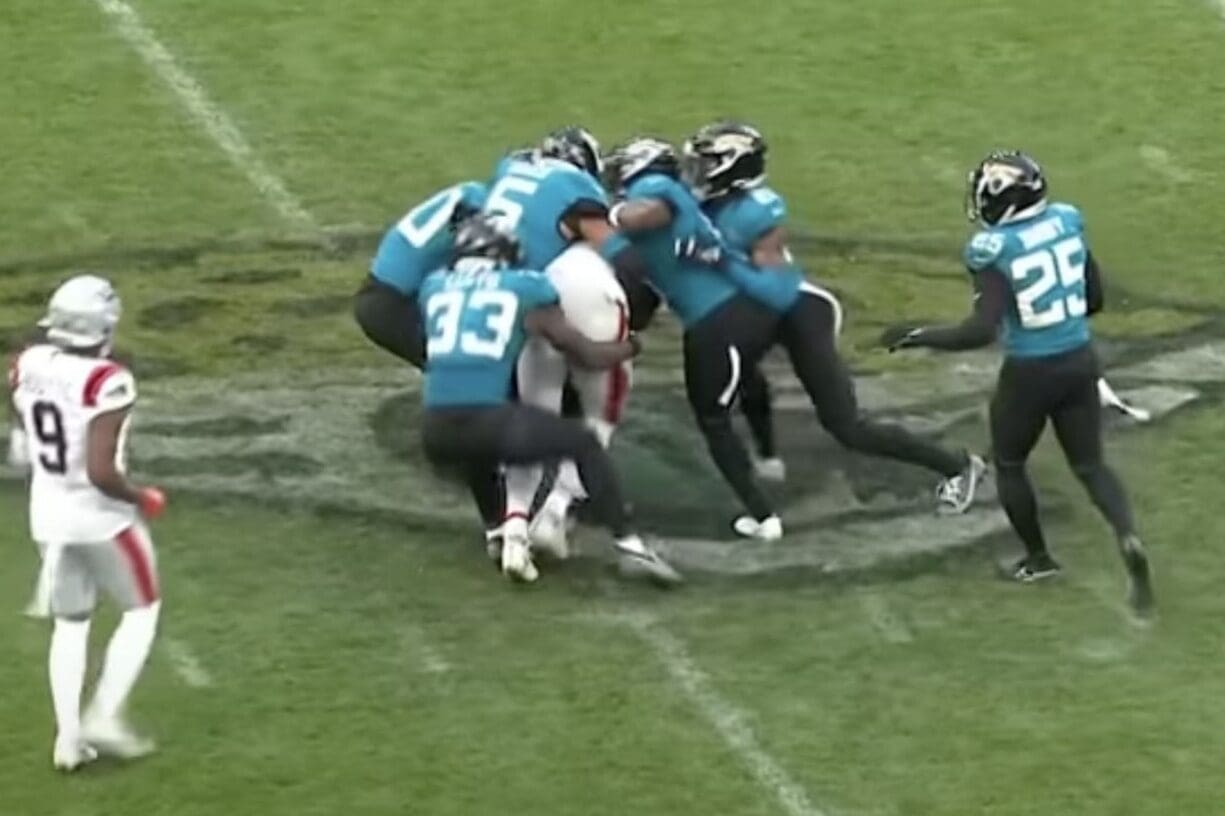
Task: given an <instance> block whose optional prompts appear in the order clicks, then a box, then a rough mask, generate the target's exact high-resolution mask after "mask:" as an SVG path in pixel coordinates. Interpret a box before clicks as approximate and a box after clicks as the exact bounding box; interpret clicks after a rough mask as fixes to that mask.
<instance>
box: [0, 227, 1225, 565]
mask: <svg viewBox="0 0 1225 816" xmlns="http://www.w3.org/2000/svg"><path fill="white" fill-rule="evenodd" d="M332 237H333V239H335V240H334V242H333V243H334V246H332V247H331V248H329V249H327V250H324V249H322V248H321V247H320V246H318V245H317V243H315V242H305V243H303V242H296V243H295V242H292V241H290V242H286V241H258V240H257V241H254V242H252V241H242V240H236V241H232V242H225V241H207V242H203V243H201V244H198V245H191V246H184V247H161V248H157V247H154V248H148V249H136V250H123V251H118V252H112V253H110V254H106V253H103V254H94V255H87V256H80V257H73V258H44V259H32V260H27V261H17V262H12V263H7V264H0V307H3V308H4V309H5V312H4V314H5V316H6V319H7V320H8V323H7V326H8V327H7V328H5V327H2V326H0V341H3V342H4V343H5V344H6V345H8V346H11V347H17V346H19V345H20V344H21V343H22V342H24V337H25V336H26V335H27V334H28V328H27V327H28V326H30V325H32V324H33V322H34V320H35V319H36V318H37V313H38V312H39V310H40V308H41V305H42V304H43V303H44V302H45V299H46V296H47V293H46V291H45V289H46V285H47V284H46V281H47V279H48V273H51V272H55V273H62V272H63V271H64V270H67V269H77V268H81V267H82V266H86V267H89V268H95V269H99V270H114V271H115V272H116V274H118V275H119V284H120V289H121V290H123V291H125V292H131V293H132V294H133V296H132V304H134V305H135V306H136V309H135V310H134V312H133V314H134V318H133V320H132V323H131V324H129V325H133V326H134V327H135V329H136V330H137V331H138V332H143V335H142V336H141V338H140V344H141V348H140V349H139V351H140V352H141V355H142V356H140V357H138V358H137V360H136V364H137V373H138V376H139V377H140V379H141V382H142V390H143V398H142V401H141V407H140V410H139V411H138V423H139V424H138V429H137V430H138V432H137V433H135V434H134V435H133V445H134V449H133V462H134V464H135V466H136V467H137V469H138V470H140V471H143V472H144V473H147V474H149V475H150V476H152V477H154V478H156V479H158V480H160V481H162V482H164V483H165V484H167V485H168V486H169V487H171V488H174V489H176V490H180V491H188V492H196V493H205V494H212V495H218V496H242V497H248V498H251V497H254V498H257V499H259V500H260V501H263V502H268V503H274V504H276V505H279V506H284V507H286V508H295V507H310V508H317V509H318V508H335V509H339V510H341V511H343V512H346V513H358V514H368V515H378V516H382V517H385V518H389V519H393V520H395V521H396V522H397V523H404V524H408V525H412V526H414V527H417V528H420V529H426V530H430V531H433V532H437V533H439V534H440V535H444V536H454V537H455V538H456V539H457V540H463V537H464V536H473V535H474V533H475V529H474V528H475V522H474V512H473V510H472V508H471V506H470V501H469V499H468V497H467V495H466V494H465V493H464V492H463V491H461V490H459V489H456V488H452V487H449V486H446V485H443V484H441V483H440V482H439V481H438V480H437V479H436V478H435V477H434V476H433V475H432V474H431V472H430V471H429V469H428V468H427V467H426V465H425V463H424V461H423V460H422V458H421V456H420V452H419V447H420V446H419V442H418V439H417V434H418V429H419V428H420V417H419V411H420V408H419V394H418V390H417V389H418V382H419V377H418V376H417V375H416V374H415V373H413V372H411V371H410V370H408V369H407V368H406V367H394V366H387V367H383V368H378V369H362V368H356V369H355V368H353V367H351V366H348V365H346V364H345V361H346V360H353V359H362V360H368V359H372V358H371V357H370V356H369V353H368V352H367V351H366V350H365V349H364V348H363V347H362V346H360V345H358V344H359V343H360V342H362V341H360V340H359V339H358V337H359V335H358V332H357V329H356V328H355V327H354V326H353V323H352V320H351V318H350V317H349V314H348V312H349V297H348V295H347V294H345V293H344V292H340V291H338V287H337V280H338V278H339V277H340V276H347V275H350V274H351V273H352V269H353V261H354V259H358V258H360V259H362V260H363V261H364V259H366V258H368V257H369V253H370V252H371V251H372V248H373V246H374V243H375V242H376V241H377V240H378V238H379V232H378V231H374V232H359V233H354V234H352V235H345V234H343V233H339V232H338V233H335V234H334V235H333V236H332ZM800 243H801V244H802V248H803V250H804V253H805V255H806V256H807V257H809V258H811V259H813V260H814V261H818V262H819V261H821V260H822V259H824V260H829V259H847V258H850V257H853V256H856V255H861V254H866V255H868V256H869V257H870V262H869V263H866V264H863V265H862V266H860V267H859V268H857V269H856V270H854V271H856V272H858V273H860V274H862V275H869V276H871V278H870V280H867V281H866V282H865V280H860V283H859V284H858V285H859V286H860V287H861V291H874V289H873V287H877V286H878V285H879V284H880V283H881V282H882V281H885V280H886V278H890V279H891V280H893V281H897V282H898V283H899V284H901V283H904V284H906V285H911V286H913V285H915V282H916V281H918V282H919V283H920V284H921V286H922V287H924V289H925V290H926V288H927V287H945V288H949V287H950V286H952V287H953V288H955V291H957V292H958V293H962V294H963V293H964V281H961V280H952V281H951V279H950V277H949V275H948V274H947V271H948V264H947V258H949V257H951V255H950V253H949V251H948V248H947V247H945V246H943V245H934V246H933V245H927V244H923V243H921V242H919V243H916V242H915V241H912V240H906V239H881V238H867V239H854V238H843V237H830V236H827V237H820V236H809V237H808V238H807V239H805V240H803V241H801V242H800ZM844 271H848V270H844ZM148 273H153V274H148ZM108 274H109V272H108ZM167 281H173V282H174V286H170V285H169V284H168V283H167ZM950 281H951V282H950ZM846 282H847V283H848V285H852V284H853V283H854V281H853V280H851V279H849V278H848V280H847V281H846ZM902 291H905V289H904V288H903V290H902ZM125 297H127V295H125ZM847 299H848V302H854V292H850V293H848V297H847ZM1112 301H1113V303H1114V305H1112V310H1113V311H1112V312H1111V314H1112V315H1116V317H1115V318H1112V319H1118V320H1120V322H1121V325H1122V327H1124V328H1126V327H1135V328H1139V329H1142V330H1146V331H1152V330H1153V329H1154V328H1160V327H1162V326H1170V327H1175V326H1177V327H1180V328H1179V330H1177V331H1170V332H1168V333H1165V334H1161V335H1159V336H1155V337H1152V338H1150V339H1147V340H1135V341H1125V342H1121V343H1117V342H1106V343H1104V344H1103V345H1102V355H1103V358H1104V359H1105V360H1106V362H1107V363H1108V366H1109V371H1110V377H1111V381H1112V382H1113V383H1114V384H1115V386H1116V387H1119V388H1120V389H1121V390H1122V393H1123V394H1124V396H1125V397H1127V398H1128V399H1130V400H1132V401H1134V402H1136V403H1137V404H1139V405H1141V406H1143V407H1144V408H1146V409H1148V410H1150V411H1151V412H1152V414H1153V416H1154V418H1155V419H1161V418H1162V417H1165V416H1167V415H1168V414H1169V413H1170V412H1171V411H1173V410H1175V409H1176V408H1178V407H1179V406H1181V405H1184V404H1186V403H1188V402H1191V401H1195V400H1203V399H1210V400H1213V401H1216V400H1219V399H1220V398H1221V397H1222V395H1223V393H1222V392H1223V391H1225V317H1223V316H1221V315H1220V314H1218V313H1216V312H1215V311H1213V310H1211V309H1209V308H1205V307H1202V306H1200V305H1197V304H1184V303H1168V302H1163V301H1162V300H1161V299H1160V298H1155V297H1147V298H1139V297H1133V296H1128V295H1127V294H1126V293H1121V292H1120V291H1119V290H1118V288H1117V287H1116V288H1115V289H1114V290H1113V295H1112ZM1188 326H1189V327H1190V328H1187V327H1188ZM253 332H257V333H253ZM299 340H301V341H304V344H299V343H298V342H297V341H299ZM146 343H147V344H148V345H147V346H146V345H145V344H146ZM679 346H680V340H679V337H677V336H676V331H675V327H669V326H668V325H667V323H666V322H665V323H664V324H663V325H659V326H656V327H653V328H652V330H651V336H650V341H649V343H648V350H647V355H646V359H644V360H642V361H641V363H640V365H639V371H638V374H637V375H636V379H637V382H636V385H635V390H634V393H633V395H632V396H631V404H630V410H629V412H628V415H627V419H626V423H625V426H624V427H623V428H622V430H621V432H620V433H619V434H618V436H617V438H616V441H615V442H614V455H615V458H616V459H617V462H618V465H619V468H620V470H621V473H622V475H623V477H624V480H625V483H626V490H627V493H628V496H629V499H630V500H631V501H632V502H633V504H634V506H635V511H636V513H637V516H638V518H639V521H640V524H641V527H642V529H643V530H644V531H645V532H647V533H649V534H655V535H658V536H659V537H661V538H662V542H661V544H660V548H661V549H662V550H663V551H664V552H666V553H667V554H668V555H669V556H670V557H671V558H672V559H673V560H675V561H676V563H677V564H678V565H680V566H682V567H684V568H686V569H688V570H691V571H692V570H701V571H709V572H715V573H721V574H728V575H746V574H760V573H771V572H778V571H787V570H797V569H803V570H819V571H831V572H836V571H846V570H857V569H864V568H867V567H871V566H874V565H878V564H881V563H887V562H890V561H894V560H899V559H909V558H911V557H913V556H915V555H918V554H922V553H931V552H940V551H944V550H948V549H951V548H957V547H962V546H967V545H971V544H974V543H975V542H978V541H981V540H982V539H983V538H985V537H987V536H990V535H993V534H995V533H998V532H1001V531H1003V530H1005V529H1006V522H1005V520H1004V518H1003V515H1002V513H1000V511H999V510H998V508H997V507H996V506H995V503H994V500H993V498H994V497H993V496H992V490H993V484H992V483H991V482H990V481H988V483H987V485H986V487H987V489H986V491H985V492H984V495H983V496H982V499H981V501H980V502H979V503H978V505H977V506H976V507H975V509H974V510H973V511H972V512H971V513H969V514H968V515H966V516H963V517H957V518H939V517H937V516H936V515H935V512H934V507H935V502H934V494H933V489H934V486H935V481H936V480H935V478H933V476H932V475H931V474H929V473H926V472H924V471H921V470H919V469H917V468H913V467H908V466H904V465H900V464H895V463H891V462H884V461H881V460H878V459H869V458H866V457H862V456H858V455H849V454H847V453H846V452H844V451H843V450H842V449H841V448H839V447H838V446H837V445H836V444H834V443H833V442H832V441H831V440H829V438H828V437H826V435H825V434H824V433H823V432H822V431H821V430H820V429H819V427H818V425H817V423H816V421H815V418H814V417H813V413H812V409H811V407H810V406H809V404H808V401H807V399H806V398H805V396H804V395H803V393H802V392H801V391H800V389H799V387H798V384H797V383H796V382H795V381H794V379H792V378H791V376H790V375H789V374H787V373H786V372H782V371H777V372H772V376H771V379H772V381H773V385H774V389H775V393H776V397H777V415H778V426H779V427H778V436H779V443H780V444H779V449H780V450H781V451H782V452H783V454H784V456H785V457H786V459H787V466H788V481H787V482H786V484H784V485H781V486H778V487H777V489H773V488H772V487H771V492H772V493H773V494H774V498H775V500H776V502H777V504H778V506H779V509H780V512H781V514H782V517H783V521H784V524H785V526H786V529H787V536H786V537H785V539H784V540H783V541H782V542H780V543H779V544H776V545H769V546H762V545H756V544H751V543H745V542H742V541H738V540H735V539H734V537H733V536H732V535H731V532H730V528H729V522H730V520H731V519H732V517H733V516H734V515H735V514H736V512H737V511H738V503H737V502H736V500H735V499H734V497H733V496H732V495H731V493H730V491H729V490H728V489H727V487H726V486H725V485H724V484H723V482H722V480H721V479H720V478H719V477H718V475H717V474H716V473H715V470H714V466H713V464H712V463H711V462H710V459H709V456H708V454H707V452H706V448H705V444H704V442H703V441H702V439H701V437H700V436H699V435H698V434H697V432H696V431H695V429H694V427H693V423H692V420H691V418H690V416H689V410H688V406H687V405H686V403H685V399H684V396H683V388H682V385H681V379H680V373H679V370H678V360H677V356H678V349H679ZM304 354H305V355H314V356H316V357H317V358H318V359H319V360H321V361H326V362H327V363H328V365H327V366H326V367H323V368H314V369H310V371H311V372H314V373H308V372H304V371H302V370H300V368H299V367H300V366H301V365H302V355H304ZM252 360H257V361H258V363H257V365H258V366H260V367H261V368H263V369H264V370H263V371H259V372H255V371H251V372H250V373H246V374H239V375H232V374H230V373H229V372H233V371H236V370H238V371H242V370H247V367H248V366H250V364H251V361H252ZM939 362H940V363H941V367H939V368H937V369H936V370H935V373H932V371H931V370H930V368H929V367H923V369H924V370H923V373H912V374H888V375H880V376H871V377H864V378H861V379H860V381H859V391H860V399H861V402H862V403H863V404H864V405H865V406H868V407H869V408H871V409H872V411H874V412H876V413H878V414H882V415H884V416H886V417H888V418H891V419H895V420H897V421H899V422H902V423H904V424H906V425H907V426H909V427H911V428H913V429H915V430H918V431H920V432H922V433H926V434H930V435H931V436H932V437H933V438H935V439H939V440H941V441H943V442H944V443H945V444H949V445H957V446H970V447H974V448H981V447H982V446H983V445H984V444H985V443H986V438H987V434H986V431H985V428H984V426H983V413H984V407H985V404H986V395H987V393H988V392H989V390H990V388H991V386H992V384H993V381H994V379H995V371H996V368H997V366H998V357H997V356H996V354H994V353H984V354H977V355H950V356H947V357H944V358H941V359H940V361H939ZM195 365H201V366H204V367H205V368H208V369H210V370H212V371H214V372H226V373H225V374H224V376H225V379H218V378H216V377H212V378H205V377H198V378H191V377H182V376H176V375H177V374H179V373H181V372H184V371H191V370H192V369H193V366H195ZM577 543H578V549H579V551H580V552H586V553H590V554H597V553H606V552H607V548H606V546H605V545H604V543H603V541H602V538H601V537H597V536H595V535H591V534H586V533H583V534H581V535H579V536H578V542H577Z"/></svg>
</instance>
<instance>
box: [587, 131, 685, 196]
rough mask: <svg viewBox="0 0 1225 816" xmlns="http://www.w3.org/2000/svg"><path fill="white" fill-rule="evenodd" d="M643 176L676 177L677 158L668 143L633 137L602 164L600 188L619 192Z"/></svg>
mask: <svg viewBox="0 0 1225 816" xmlns="http://www.w3.org/2000/svg"><path fill="white" fill-rule="evenodd" d="M643 173H662V174H664V175H666V176H670V177H672V178H678V177H679V176H680V158H679V157H678V156H677V155H676V148H675V147H673V146H672V144H671V143H670V142H666V141H664V140H663V139H657V138H655V137H654V136H634V137H633V138H631V139H629V140H627V141H625V142H623V143H622V144H619V145H617V146H616V147H615V148H613V151H612V153H610V154H609V155H608V160H607V161H606V162H605V170H604V186H605V187H607V188H608V189H609V190H612V191H613V192H619V191H620V190H622V189H624V188H625V186H626V185H627V184H629V183H630V182H631V181H633V180H634V179H635V178H637V177H638V176H641V175H642V174H643Z"/></svg>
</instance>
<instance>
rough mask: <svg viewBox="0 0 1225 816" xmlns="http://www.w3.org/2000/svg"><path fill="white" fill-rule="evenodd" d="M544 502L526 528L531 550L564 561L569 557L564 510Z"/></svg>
mask: <svg viewBox="0 0 1225 816" xmlns="http://www.w3.org/2000/svg"><path fill="white" fill-rule="evenodd" d="M550 505H553V503H552V502H545V505H544V507H542V508H540V512H539V513H537V514H536V517H535V518H534V519H532V524H531V527H529V528H528V537H529V538H530V539H531V546H532V549H533V550H538V551H540V552H543V553H545V554H547V555H548V556H550V557H552V558H555V559H557V560H558V561H565V560H566V559H567V558H569V557H570V541H569V539H568V538H567V529H566V523H567V522H566V508H565V507H564V506H563V507H560V508H559V507H558V506H556V505H553V506H550Z"/></svg>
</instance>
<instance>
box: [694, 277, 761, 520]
mask: <svg viewBox="0 0 1225 816" xmlns="http://www.w3.org/2000/svg"><path fill="white" fill-rule="evenodd" d="M777 331H778V315H777V314H776V313H774V312H772V311H771V310H769V309H767V308H766V307H765V306H763V305H761V304H760V303H758V302H757V301H755V300H752V299H751V298H749V297H748V296H747V295H736V296H735V297H733V298H731V299H730V300H728V301H727V302H725V303H724V304H722V305H721V306H719V307H718V308H717V309H715V310H714V311H713V312H711V313H710V314H708V315H706V316H705V317H703V318H702V319H701V320H699V321H698V322H697V323H695V324H694V325H692V326H690V327H689V328H688V329H686V330H685V337H684V342H683V348H684V357H685V361H684V362H685V393H686V395H687V396H688V398H689V405H690V407H691V408H692V409H693V415H694V419H695V420H696V421H697V425H698V430H700V431H701V432H702V436H703V437H705V439H706V446H707V448H708V449H709V450H710V455H711V458H712V459H714V461H715V466H716V467H717V468H718V469H719V472H720V473H721V474H723V478H724V479H725V480H726V481H727V483H728V485H730V486H731V488H732V490H733V491H734V492H735V493H736V496H737V497H738V498H739V499H740V501H741V502H742V503H743V504H744V507H745V509H746V510H748V512H749V513H750V514H751V515H752V516H753V517H754V518H756V519H758V520H761V519H764V518H767V517H769V516H771V515H773V514H774V509H773V507H772V506H771V504H770V502H769V501H768V500H767V499H766V497H765V494H764V493H762V491H761V488H760V487H759V486H758V485H757V481H756V479H755V478H754V477H753V468H752V463H751V462H750V460H749V455H748V452H747V451H746V450H745V448H744V444H743V443H742V442H741V441H740V438H739V437H738V436H737V435H736V431H735V428H734V427H733V426H732V417H731V408H732V404H733V403H734V402H735V401H736V398H737V397H738V396H743V395H742V389H743V388H744V382H743V379H744V378H745V377H746V376H748V375H750V374H754V375H756V378H757V379H758V380H759V382H758V383H757V384H755V386H754V388H755V389H757V388H765V387H766V386H765V380H764V378H761V375H760V373H759V372H758V363H759V362H760V361H761V358H762V356H763V355H764V354H765V353H766V350H767V349H769V348H770V346H771V345H773V344H774V337H775V334H776V333H777ZM762 394H763V392H762V391H756V390H755V391H754V393H753V395H752V396H750V400H753V399H754V398H756V399H758V400H760V399H762V398H763V397H762ZM764 400H765V401H766V403H767V407H766V410H767V411H768V410H769V408H768V401H769V392H768V391H764Z"/></svg>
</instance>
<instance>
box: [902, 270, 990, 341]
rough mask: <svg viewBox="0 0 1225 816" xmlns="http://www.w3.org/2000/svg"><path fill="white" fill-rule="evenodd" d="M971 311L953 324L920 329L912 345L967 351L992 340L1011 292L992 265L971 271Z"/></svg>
mask: <svg viewBox="0 0 1225 816" xmlns="http://www.w3.org/2000/svg"><path fill="white" fill-rule="evenodd" d="M974 290H975V295H974V311H973V312H971V313H970V315H969V317H967V318H966V319H965V320H963V321H961V323H959V324H957V325H956V326H937V327H932V328H925V329H923V332H922V334H920V335H919V337H918V339H917V341H916V343H915V345H917V346H927V347H929V348H935V349H941V350H942V351H968V350H970V349H976V348H982V347H983V346H987V345H990V344H991V343H993V342H995V337H996V334H997V332H998V330H999V325H1000V321H1001V320H1002V319H1003V318H1004V310H1005V309H1007V308H1008V298H1009V295H1010V292H1009V289H1008V283H1007V281H1005V280H1004V277H1003V276H1002V275H1001V274H999V273H998V272H996V271H995V270H994V269H984V270H982V271H980V272H977V273H974Z"/></svg>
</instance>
